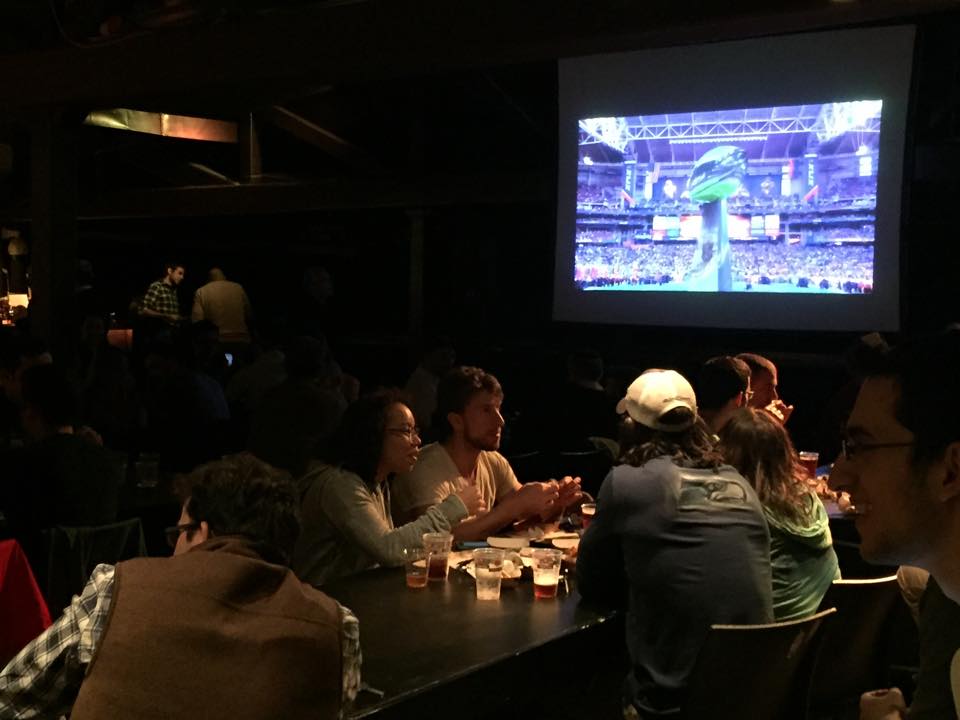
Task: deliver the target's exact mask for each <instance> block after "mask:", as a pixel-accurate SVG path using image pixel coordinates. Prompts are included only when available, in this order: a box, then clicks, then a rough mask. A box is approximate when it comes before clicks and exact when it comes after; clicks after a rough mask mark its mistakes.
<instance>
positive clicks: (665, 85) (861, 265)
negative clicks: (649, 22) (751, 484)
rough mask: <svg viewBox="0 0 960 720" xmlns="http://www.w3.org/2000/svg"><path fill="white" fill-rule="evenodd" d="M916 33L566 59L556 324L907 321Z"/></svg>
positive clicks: (756, 325)
mask: <svg viewBox="0 0 960 720" xmlns="http://www.w3.org/2000/svg"><path fill="white" fill-rule="evenodd" d="M913 40H914V29H913V28H912V27H889V28H871V29H858V30H848V31H837V32H828V33H810V34H804V35H790V36H780V37H770V38H763V39H758V40H747V41H741V42H732V43H717V44H713V45H700V46H695V47H682V48H670V49H663V50H649V51H640V52H634V53H621V54H616V55H603V56H592V57H585V58H577V59H573V60H564V61H561V63H560V68H559V72H560V78H559V80H560V83H559V88H560V104H559V110H560V113H559V123H560V128H559V130H560V132H559V154H558V196H557V244H556V265H555V281H554V319H555V320H566V321H578V322H601V323H622V324H634V325H675V326H695V327H728V328H752V329H775V330H865V329H878V330H897V329H899V298H900V278H899V253H900V202H901V195H902V175H903V160H904V139H905V130H906V118H907V103H908V99H909V88H910V73H911V61H912V56H913Z"/></svg>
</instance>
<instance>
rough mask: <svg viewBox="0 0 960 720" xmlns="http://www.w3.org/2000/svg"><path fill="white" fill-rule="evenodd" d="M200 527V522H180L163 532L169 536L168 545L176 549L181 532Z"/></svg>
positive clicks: (191, 530)
mask: <svg viewBox="0 0 960 720" xmlns="http://www.w3.org/2000/svg"><path fill="white" fill-rule="evenodd" d="M199 529H200V523H197V522H190V523H180V524H179V525H172V526H171V527H168V528H166V529H165V530H164V531H163V532H164V534H165V535H166V536H167V545H169V546H170V547H172V548H174V549H176V547H177V540H179V539H180V533H182V532H193V531H194V530H199Z"/></svg>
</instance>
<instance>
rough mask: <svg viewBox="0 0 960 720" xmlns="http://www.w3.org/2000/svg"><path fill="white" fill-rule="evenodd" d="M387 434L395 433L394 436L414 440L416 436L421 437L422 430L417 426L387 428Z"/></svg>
mask: <svg viewBox="0 0 960 720" xmlns="http://www.w3.org/2000/svg"><path fill="white" fill-rule="evenodd" d="M387 432H389V433H393V434H394V435H403V436H405V437H406V438H407V440H413V438H414V436H416V437H420V428H418V427H416V426H414V427H398V428H387Z"/></svg>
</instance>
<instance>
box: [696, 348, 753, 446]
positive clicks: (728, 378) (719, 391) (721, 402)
mask: <svg viewBox="0 0 960 720" xmlns="http://www.w3.org/2000/svg"><path fill="white" fill-rule="evenodd" d="M696 387H697V402H698V408H697V410H698V411H699V413H700V417H702V418H703V421H704V422H705V423H707V427H709V428H710V432H712V433H713V434H714V435H716V434H718V433H719V432H720V430H722V429H723V426H724V425H726V424H727V421H728V420H729V419H730V416H731V415H733V413H735V412H736V411H737V410H739V409H740V408H742V407H746V406H747V405H748V404H749V403H750V400H751V398H752V397H753V391H752V390H751V389H750V367H749V366H748V365H747V364H746V363H745V362H744V361H743V360H740V359H739V358H735V357H730V356H721V357H715V358H710V359H709V360H707V361H706V362H705V363H704V364H703V366H702V367H701V368H700V372H699V373H698V374H697V384H696Z"/></svg>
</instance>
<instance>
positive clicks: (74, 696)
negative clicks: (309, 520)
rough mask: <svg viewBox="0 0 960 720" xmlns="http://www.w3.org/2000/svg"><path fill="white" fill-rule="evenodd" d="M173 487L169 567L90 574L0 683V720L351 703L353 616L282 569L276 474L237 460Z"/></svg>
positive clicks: (283, 500) (232, 719) (252, 712)
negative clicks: (176, 490)
mask: <svg viewBox="0 0 960 720" xmlns="http://www.w3.org/2000/svg"><path fill="white" fill-rule="evenodd" d="M183 490H184V495H185V497H186V500H185V502H184V504H183V510H182V513H181V516H180V521H179V522H178V523H177V525H176V526H174V527H173V528H170V530H169V533H168V537H169V539H170V540H171V541H172V542H173V545H174V557H173V558H169V559H160V558H139V559H136V560H129V561H126V562H121V563H119V564H118V565H116V566H115V567H111V566H109V565H99V566H97V568H96V569H95V570H94V572H93V575H92V576H91V578H90V581H89V582H88V583H87V586H86V587H85V588H84V590H83V592H82V593H81V594H80V595H79V596H77V597H74V599H73V602H72V603H71V605H70V607H68V608H67V610H66V611H65V612H64V614H63V616H62V617H61V618H60V619H59V620H57V622H56V623H54V624H53V625H52V626H51V627H50V628H49V629H48V630H47V631H46V632H44V634H42V635H41V636H40V637H38V638H37V639H35V640H34V641H33V642H32V643H30V644H29V645H28V646H27V647H26V648H24V649H23V650H22V651H21V652H20V654H19V655H17V657H15V658H14V659H13V660H12V661H11V662H10V664H9V665H8V666H7V667H6V668H5V669H4V670H3V672H2V673H0V717H3V718H47V717H59V716H60V715H63V714H68V713H69V715H70V717H71V718H72V720H85V719H86V718H105V717H113V718H124V719H125V720H130V719H131V718H136V719H150V720H153V719H156V720H160V719H161V718H172V717H202V718H208V719H214V720H216V719H220V718H222V719H223V720H228V719H229V720H261V719H262V720H267V719H270V718H336V717H338V716H339V715H340V712H341V709H342V707H343V705H344V703H346V702H347V701H349V700H351V699H352V698H353V697H355V696H356V692H357V689H358V687H359V680H360V673H359V663H360V652H359V626H358V623H357V620H356V618H355V617H354V616H353V614H352V613H351V612H350V611H349V610H347V609H346V608H344V607H342V606H340V605H338V604H337V603H336V602H335V601H333V600H332V599H330V598H329V597H327V596H326V595H324V594H323V593H321V592H320V591H318V590H315V589H314V588H312V587H310V586H308V585H305V584H304V583H302V582H300V580H298V579H297V577H296V576H295V575H294V574H293V573H292V572H291V571H290V570H289V568H288V567H287V566H286V565H287V562H288V559H289V557H290V553H291V552H292V549H293V543H294V541H295V540H296V537H297V534H298V532H299V529H300V522H299V517H298V511H297V507H298V498H297V494H296V490H295V488H294V486H293V484H292V482H291V481H290V480H289V477H288V476H286V474H285V473H281V472H280V471H277V470H274V469H273V468H271V467H270V466H269V465H266V464H265V463H262V462H261V461H259V460H257V459H256V458H255V457H253V456H252V455H249V454H241V455H235V456H233V457H230V458H226V459H224V460H221V461H218V462H213V463H209V464H207V465H203V466H200V467H198V468H197V469H196V470H194V471H193V472H192V473H191V474H190V475H189V476H187V477H186V478H185V482H184V487H183Z"/></svg>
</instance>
